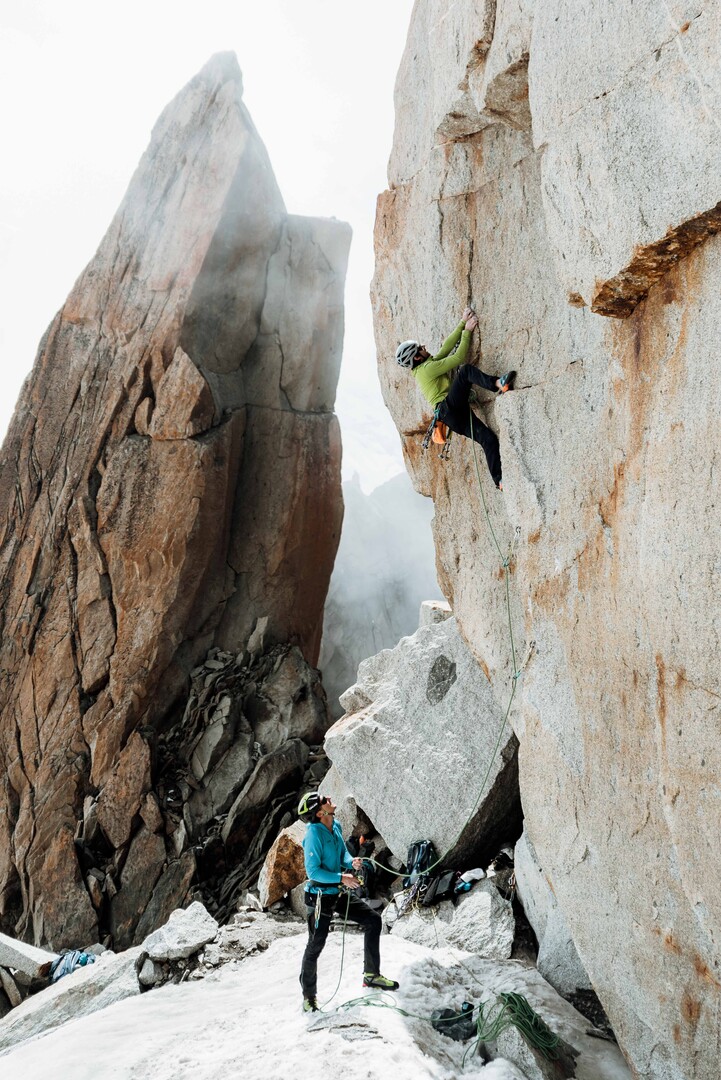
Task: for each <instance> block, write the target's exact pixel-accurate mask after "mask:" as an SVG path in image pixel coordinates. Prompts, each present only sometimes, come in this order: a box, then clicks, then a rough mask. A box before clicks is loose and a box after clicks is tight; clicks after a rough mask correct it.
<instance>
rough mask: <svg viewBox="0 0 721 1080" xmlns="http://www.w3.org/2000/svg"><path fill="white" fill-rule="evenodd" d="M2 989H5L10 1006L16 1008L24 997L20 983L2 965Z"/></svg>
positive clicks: (0, 988)
mask: <svg viewBox="0 0 721 1080" xmlns="http://www.w3.org/2000/svg"><path fill="white" fill-rule="evenodd" d="M0 990H3V991H4V993H5V995H6V997H7V999H8V1001H9V1002H10V1007H11V1008H13V1009H14V1008H16V1007H17V1006H18V1005H19V1004H20V1002H21V1001H22V999H23V998H22V994H21V993H20V988H19V987H18V984H17V983H16V982H15V980H14V979H13V977H12V975H11V974H10V972H9V971H6V970H5V968H3V967H0Z"/></svg>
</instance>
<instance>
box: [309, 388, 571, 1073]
mask: <svg viewBox="0 0 721 1080" xmlns="http://www.w3.org/2000/svg"><path fill="white" fill-rule="evenodd" d="M468 411H469V413H470V414H471V416H470V418H469V419H470V422H471V430H472V423H473V409H472V408H471V406H470V404H469V406H468ZM470 442H471V447H472V450H473V463H474V466H475V470H476V479H477V481H478V490H479V492H480V496H481V503H482V505H483V512H484V514H485V518H486V524H487V525H488V529H489V532H490V534H491V536H492V538H493V543H494V545H495V547H496V551H497V552H498V556H499V558H500V560H501V566H502V568H503V574H504V584H505V600H506V615H507V618H508V636H509V640H510V646H511V663H512V668H513V670H512V674H511V692H510V695H509V698H508V704H507V706H506V711H505V712H504V714H503V720H502V721H501V725H500V727H499V730H498V736H497V738H496V742H495V745H494V747H493V753H492V754H491V759H490V761H489V763H488V767H487V769H486V772H485V775H484V777H483V781H482V783H481V786H480V789H479V792H478V797H477V798H476V801H475V802H474V804H473V806H472V807H471V810H470V813H469V814H468V817H467V818H466V820H465V821H464V822H463V824H462V826H461V828H460V830H459V832H458V835H457V836H456V838H455V840H454V841H453V843H452V844H451V845H450V846H449V847H448V849H447V851H446V852H445V853H444V854H443V855H441V856H439V858H437V859H436V861H435V862H434V863H431V865H430V866H429V867H428V870H427V871H426V872H427V873H429V872H430V871H431V870H433V869H435V867H436V866H438V865H439V864H440V863H441V862H442V861H443V859H444V858H445V855H446V854H447V853H448V851H451V850H452V849H453V847H454V846H455V844H456V843H457V842H458V840H459V839H460V837H461V836H462V835H463V832H464V830H465V828H466V826H467V825H468V824H469V822H470V821H471V819H472V817H473V815H474V814H475V812H476V810H477V808H478V804H479V803H480V801H481V799H482V797H483V792H484V791H485V788H486V783H487V781H488V777H489V776H490V773H491V769H492V767H493V763H494V762H495V760H496V757H497V756H498V750H499V747H500V745H501V739H502V738H503V732H504V731H505V728H506V724H507V722H508V717H509V716H510V713H511V707H512V705H513V699H514V697H515V696H516V686H517V685H518V680H519V679H520V677H521V675H522V674H523V671H524V669H525V667H526V665H527V664H528V662H529V660H530V659H531V656H532V655H533V651H534V649H535V647H536V642H535V641H531V642H529V646H528V651H527V652H526V655H525V657H524V660H523V663H522V664H521V666H520V667H518V666H517V661H516V641H515V637H514V634H513V619H512V617H511V589H510V567H511V562H512V560H513V556H514V555H515V551H516V547H517V545H518V541H519V539H520V536H521V528H520V525H517V526H516V528H515V530H514V534H513V537H512V539H511V543H510V545H509V548H508V553H507V554H506V555H504V554H503V551H502V549H501V545H500V544H499V542H498V537H497V536H496V531H495V529H494V528H493V522H492V521H491V515H490V513H489V511H488V504H487V502H486V496H485V494H484V492H483V484H482V482H481V473H480V470H479V467H478V456H477V452H476V443H475V441H474V440H473V439H471V440H470ZM370 862H371V863H372V864H373V866H376V867H378V868H379V869H380V870H385V871H387V872H388V873H390V874H393V875H395V874H396V873H397V871H396V870H395V869H394V868H392V867H389V866H384V865H383V864H382V863H379V862H378V860H377V859H375V858H372V857H371V859H370ZM349 904H350V894H348V899H347V901H346V913H345V918H344V920H343V932H342V944H341V962H340V971H339V973H338V982H337V983H336V986H335V989H334V991H333V993H332V994H331V996H330V997H329V998H328V1000H327V1001H326V1002H324V1003H323V1005H322V1006H321V1010H322V1009H325V1008H327V1006H328V1005H330V1003H331V1001H333V998H334V997H335V996H336V994H337V993H338V990H339V988H340V984H341V979H342V977H343V960H344V956H345V932H346V926H347V922H348V906H349ZM502 998H508V999H513V1000H514V1001H515V1004H509V1003H508V1002H506V1003H505V1004H504V1007H503V1008H502V1009H501V1010H500V1011H499V1013H498V1016H497V1017H494V1018H493V1021H492V1023H493V1024H498V1023H501V1021H503V1024H504V1027H502V1028H501V1030H504V1029H505V1027H508V1026H509V1025H510V1024H515V1026H516V1027H518V1028H519V1030H521V1031H522V1033H523V1035H524V1037H526V1038H527V1041H529V1043H530V1044H531V1045H534V1046H536V1047H537V1049H539V1050H541V1052H542V1053H544V1054H546V1056H547V1057H549V1056H551V1055H550V1054H547V1053H546V1050H545V1049H543V1046H542V1045H541V1044H540V1043H536V1042H532V1039H533V1038H534V1037H535V1036H533V1035H528V1034H527V1033H526V1031H525V1030H524V1027H523V1026H522V1025H524V1024H526V1026H527V1027H528V1028H529V1030H530V1027H531V1026H532V1024H531V1021H528V1016H529V1014H530V1015H531V1017H532V1019H533V1018H535V1020H533V1023H535V1021H537V1022H538V1024H540V1025H542V1027H543V1028H545V1031H546V1032H548V1035H549V1036H550V1038H551V1039H555V1040H556V1043H555V1044H553V1045H556V1044H557V1042H558V1040H557V1039H556V1036H555V1035H553V1033H552V1032H551V1031H550V1029H549V1028H547V1027H546V1025H545V1024H544V1023H543V1021H542V1020H541V1018H540V1017H539V1016H538V1014H537V1013H535V1012H534V1011H533V1009H531V1006H530V1005H529V1004H528V1002H527V1001H526V999H525V998H523V997H522V996H521V995H520V994H505V995H503V994H502V995H500V997H499V999H498V1000H499V1001H500V1000H501V999H502ZM382 999H383V995H382V994H379V995H367V996H364V997H361V998H353V999H352V1000H351V1001H346V1002H343V1004H342V1005H339V1006H338V1007H337V1011H340V1010H341V1009H346V1008H350V1007H351V1006H352V1005H369V1006H372V1005H376V1006H378V1005H384V1006H385V1007H386V1008H394V1009H396V1011H397V1012H400V1013H402V1014H403V1015H404V1016H412V1015H414V1014H412V1013H408V1012H405V1011H404V1010H403V1009H401V1008H400V1007H399V1006H396V1005H394V1004H392V1002H386V1001H385V1000H382ZM519 1003H523V1005H519ZM458 1015H459V1016H460V1014H458ZM524 1017H525V1020H524ZM419 1019H423V1020H428V1021H429V1022H430V1019H431V1018H430V1017H419ZM450 1019H455V1017H454V1018H449V1020H450ZM526 1021H528V1022H527V1023H526ZM482 1024H486V1021H485V1020H483V1006H482V1005H481V1006H480V1007H479V1015H478V1030H479V1035H478V1037H477V1039H476V1042H475V1043H474V1045H478V1043H479V1042H480V1041H484V1040H485V1039H488V1038H490V1037H491V1036H489V1035H487V1034H486V1035H484V1036H483V1037H482V1036H481V1035H480V1031H481V1026H482ZM484 1030H485V1028H484ZM544 1038H545V1036H544ZM464 1063H465V1057H464Z"/></svg>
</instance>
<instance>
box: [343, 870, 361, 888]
mask: <svg viewBox="0 0 721 1080" xmlns="http://www.w3.org/2000/svg"><path fill="white" fill-rule="evenodd" d="M340 883H341V885H345V887H346V889H359V888H360V881H359V880H358V878H357V877H356V876H355V874H342V875H341V879H340Z"/></svg>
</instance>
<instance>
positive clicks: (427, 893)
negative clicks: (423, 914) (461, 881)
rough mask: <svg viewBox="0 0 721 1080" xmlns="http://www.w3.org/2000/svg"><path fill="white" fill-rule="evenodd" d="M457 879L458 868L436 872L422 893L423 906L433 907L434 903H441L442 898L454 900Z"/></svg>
mask: <svg viewBox="0 0 721 1080" xmlns="http://www.w3.org/2000/svg"><path fill="white" fill-rule="evenodd" d="M457 881H458V871H457V870H446V872H445V873H444V874H435V875H434V876H433V877H432V878H431V879H430V881H429V882H428V885H427V886H426V888H425V889H424V890H423V892H422V893H421V901H420V903H421V907H433V905H434V904H440V902H441V900H452V899H453V896H454V893H455V889H456V882H457Z"/></svg>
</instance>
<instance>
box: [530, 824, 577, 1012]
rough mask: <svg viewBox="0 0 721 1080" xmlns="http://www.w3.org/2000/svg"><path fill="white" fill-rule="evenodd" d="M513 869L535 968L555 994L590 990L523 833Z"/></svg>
mask: <svg viewBox="0 0 721 1080" xmlns="http://www.w3.org/2000/svg"><path fill="white" fill-rule="evenodd" d="M514 867H515V873H516V888H517V890H518V899H519V900H520V901H521V903H522V905H523V910H524V911H525V913H526V917H527V918H528V921H529V922H530V924H531V926H532V927H533V931H534V933H535V935H536V938H537V939H538V959H537V960H536V967H537V968H538V970H539V971H540V973H541V975H543V977H544V979H547V980H548V981H549V982H550V984H551V986H553V987H554V988H555V989H556V990H558V992H559V994H566V995H567V994H572V993H574V991H576V990H579V989H581V990H590V989H591V983H590V980H589V978H588V975H587V973H586V972H585V971H584V968H583V965H582V963H581V961H580V959H579V957H578V952H577V951H576V946H575V945H574V944H573V939H572V937H571V934H570V931H569V929H568V926H567V925H566V920H565V919H564V917H563V912H562V911H561V909H560V908H559V906H558V903H557V902H556V898H555V896H554V895H553V890H552V889H551V888H550V886H549V884H548V882H547V881H546V878H545V877H544V874H543V869H542V867H540V866H539V865H538V861H537V857H536V852H535V848H534V847H533V844H532V843H531V841H530V840H529V838H528V836H527V835H526V833H524V834H523V836H522V837H521V839H520V840H519V841H518V843H517V844H516V847H515V850H514Z"/></svg>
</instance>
